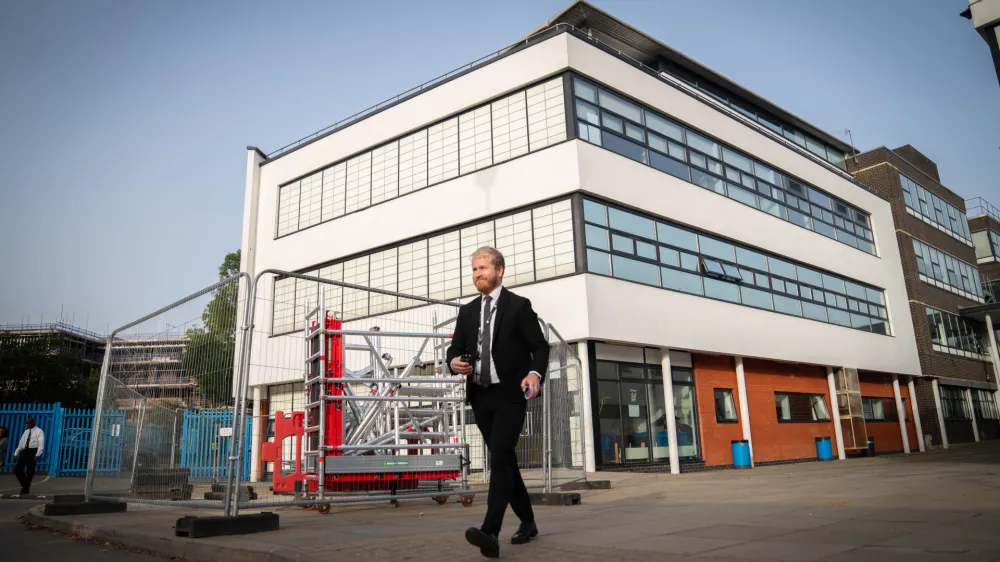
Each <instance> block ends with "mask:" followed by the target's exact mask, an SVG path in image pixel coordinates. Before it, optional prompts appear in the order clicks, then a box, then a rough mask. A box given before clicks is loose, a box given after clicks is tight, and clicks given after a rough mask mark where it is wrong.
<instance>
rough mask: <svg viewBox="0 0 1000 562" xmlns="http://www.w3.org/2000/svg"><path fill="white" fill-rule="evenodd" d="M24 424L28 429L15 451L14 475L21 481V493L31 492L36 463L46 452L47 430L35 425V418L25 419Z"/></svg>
mask: <svg viewBox="0 0 1000 562" xmlns="http://www.w3.org/2000/svg"><path fill="white" fill-rule="evenodd" d="M24 426H25V428H26V429H25V430H24V433H23V434H21V440H20V441H19V442H18V443H17V450H16V451H14V458H15V459H17V464H15V465H14V476H16V477H17V481H18V482H20V483H21V493H22V494H30V493H31V480H32V479H33V478H34V477H35V463H37V462H38V459H40V458H41V457H42V453H43V452H45V432H44V431H42V429H41V428H40V427H35V418H28V419H27V420H25V421H24Z"/></svg>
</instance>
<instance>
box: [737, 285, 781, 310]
mask: <svg viewBox="0 0 1000 562" xmlns="http://www.w3.org/2000/svg"><path fill="white" fill-rule="evenodd" d="M740 294H741V295H742V296H743V304H748V305H750V306H753V307H756V308H763V309H767V310H774V305H773V304H772V302H771V293H767V292H764V291H758V290H757V289H751V288H750V287H747V286H745V285H744V286H743V287H741V288H740Z"/></svg>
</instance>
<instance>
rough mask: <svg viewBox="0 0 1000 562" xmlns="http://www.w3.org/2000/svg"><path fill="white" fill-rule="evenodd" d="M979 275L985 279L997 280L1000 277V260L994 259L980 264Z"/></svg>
mask: <svg viewBox="0 0 1000 562" xmlns="http://www.w3.org/2000/svg"><path fill="white" fill-rule="evenodd" d="M979 276H980V277H982V278H983V281H996V280H998V279H1000V262H995V261H994V262H987V263H981V264H979ZM994 296H995V295H994Z"/></svg>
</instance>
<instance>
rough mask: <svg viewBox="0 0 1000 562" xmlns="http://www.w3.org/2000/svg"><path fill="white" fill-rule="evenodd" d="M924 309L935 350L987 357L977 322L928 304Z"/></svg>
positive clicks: (981, 357)
mask: <svg viewBox="0 0 1000 562" xmlns="http://www.w3.org/2000/svg"><path fill="white" fill-rule="evenodd" d="M924 310H925V312H926V314H927V327H928V328H929V329H930V333H931V343H932V344H933V348H934V349H935V350H936V351H943V352H945V353H952V354H954V355H964V356H966V357H973V358H978V359H987V357H986V351H985V349H984V348H983V345H982V343H981V341H982V336H981V334H982V328H981V327H980V326H979V325H978V324H975V323H973V322H972V321H971V320H967V319H965V318H962V317H961V316H956V315H954V314H949V313H947V312H943V311H941V310H938V309H936V308H931V307H929V306H927V307H924Z"/></svg>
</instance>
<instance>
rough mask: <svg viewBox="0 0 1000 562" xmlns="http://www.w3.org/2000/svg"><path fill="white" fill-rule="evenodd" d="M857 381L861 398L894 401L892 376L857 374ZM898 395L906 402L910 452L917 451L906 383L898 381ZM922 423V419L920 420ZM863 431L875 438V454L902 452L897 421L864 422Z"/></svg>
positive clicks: (900, 435) (901, 440)
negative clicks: (859, 385)
mask: <svg viewBox="0 0 1000 562" xmlns="http://www.w3.org/2000/svg"><path fill="white" fill-rule="evenodd" d="M858 381H859V382H860V384H861V396H864V397H873V398H889V399H890V400H894V399H895V394H894V393H893V392H892V376H891V375H887V374H884V373H867V372H866V373H859V374H858ZM899 394H900V396H901V397H902V398H903V399H904V400H905V402H906V410H907V415H908V416H909V420H910V421H908V422H906V434H907V437H908V439H907V440H908V441H909V443H910V450H911V451H916V450H918V449H917V435H916V433H917V428H916V425H915V424H914V423H913V412H912V407H913V401H912V400H911V399H910V391H909V389H908V388H907V387H906V381H904V380H900V381H899ZM921 421H923V418H921ZM865 429H866V432H867V433H868V436H869V437H874V438H875V452H876V453H896V452H901V451H902V450H903V435H902V432H900V431H899V422H898V421H865Z"/></svg>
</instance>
